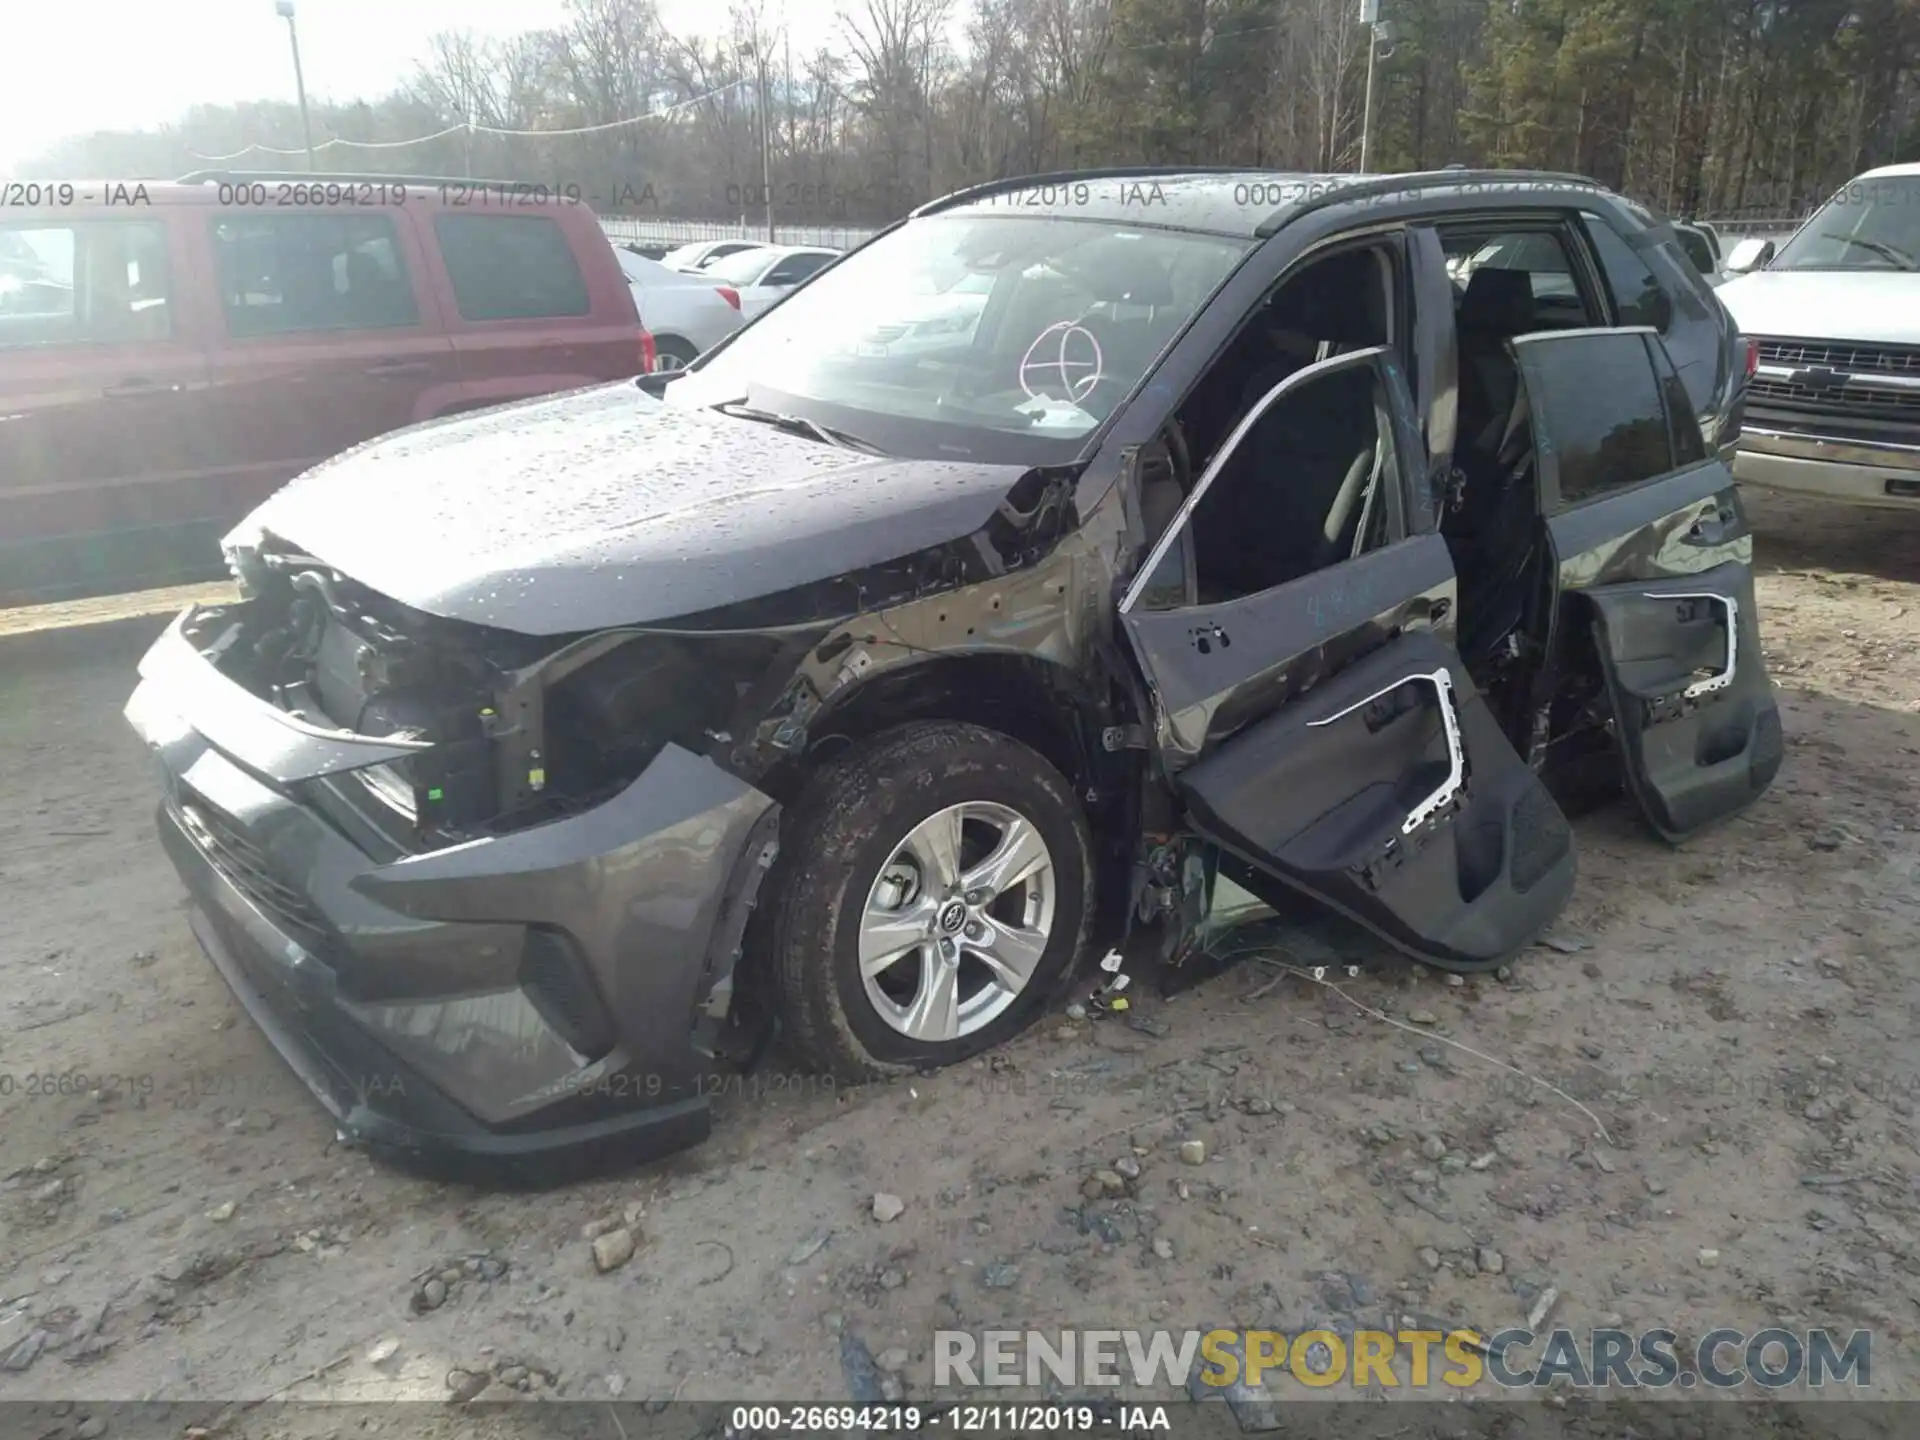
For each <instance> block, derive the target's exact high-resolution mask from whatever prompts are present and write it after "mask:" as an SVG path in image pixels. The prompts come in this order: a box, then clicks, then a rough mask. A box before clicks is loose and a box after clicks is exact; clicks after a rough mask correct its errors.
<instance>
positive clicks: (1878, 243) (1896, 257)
mask: <svg viewBox="0 0 1920 1440" xmlns="http://www.w3.org/2000/svg"><path fill="white" fill-rule="evenodd" d="M1830 238H1831V239H1834V240H1838V241H1840V242H1841V243H1842V244H1844V245H1858V246H1859V247H1860V248H1861V249H1862V250H1871V251H1872V252H1873V253H1874V254H1875V255H1878V256H1879V257H1880V258H1881V259H1882V260H1891V261H1892V262H1893V263H1894V264H1895V265H1898V266H1899V267H1900V268H1901V269H1902V270H1920V261H1915V260H1914V258H1913V257H1912V256H1911V255H1909V254H1907V252H1906V251H1904V250H1899V249H1896V248H1895V247H1893V246H1892V245H1889V244H1887V242H1886V241H1884V240H1867V239H1863V238H1862V237H1860V236H1858V235H1834V236H1831V237H1830Z"/></svg>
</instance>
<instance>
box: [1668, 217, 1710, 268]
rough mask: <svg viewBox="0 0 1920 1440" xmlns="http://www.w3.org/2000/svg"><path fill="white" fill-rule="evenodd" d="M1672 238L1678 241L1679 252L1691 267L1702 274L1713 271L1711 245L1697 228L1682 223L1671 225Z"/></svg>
mask: <svg viewBox="0 0 1920 1440" xmlns="http://www.w3.org/2000/svg"><path fill="white" fill-rule="evenodd" d="M1673 238H1674V239H1675V240H1676V241H1677V242H1678V243H1679V245H1680V250H1681V253H1682V254H1684V255H1685V256H1686V257H1687V259H1688V260H1689V261H1690V262H1691V263H1692V265H1693V268H1694V269H1696V270H1698V271H1699V272H1700V273H1701V274H1702V275H1711V274H1712V273H1713V247H1712V246H1711V245H1709V244H1708V243H1707V237H1706V236H1705V235H1703V234H1701V233H1700V232H1699V231H1698V230H1692V229H1688V228H1687V227H1686V226H1683V225H1676V226H1674V227H1673Z"/></svg>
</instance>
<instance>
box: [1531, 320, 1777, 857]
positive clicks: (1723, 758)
mask: <svg viewBox="0 0 1920 1440" xmlns="http://www.w3.org/2000/svg"><path fill="white" fill-rule="evenodd" d="M1514 353H1515V355H1516V356H1517V358H1518V360H1519V363H1520V373H1521V377H1522V382H1523V384H1524V385H1525V387H1526V393H1527V404H1528V406H1529V409H1530V411H1531V416H1532V422H1533V426H1534V441H1535V456H1536V462H1537V470H1538V479H1539V486H1540V498H1541V507H1542V512H1543V513H1544V514H1545V516H1546V517H1547V520H1546V527H1547V533H1548V536H1549V539H1550V541H1551V543H1552V547H1553V555H1554V564H1555V581H1556V585H1557V587H1558V591H1559V596H1558V603H1557V604H1556V606H1555V616H1556V619H1555V625H1556V627H1558V628H1559V630H1560V631H1561V634H1560V636H1559V637H1557V638H1558V639H1559V640H1560V641H1561V642H1562V643H1558V644H1556V645H1555V647H1554V648H1555V650H1556V652H1557V653H1559V654H1560V655H1562V656H1569V655H1572V654H1574V653H1577V650H1578V644H1579V640H1580V638H1581V637H1582V632H1584V634H1585V636H1589V637H1590V638H1591V640H1592V644H1593V651H1594V653H1595V654H1596V655H1597V658H1598V662H1599V665H1600V668H1601V671H1602V673H1603V675H1604V676H1605V681H1606V688H1607V694H1608V699H1609V700H1610V702H1611V709H1612V723H1613V728H1614V738H1615V743H1616V745H1617V747H1618V750H1619V754H1620V759H1621V763H1622V767H1623V769H1624V771H1625V775H1626V780H1627V786H1628V789H1629V790H1630V791H1631V793H1632V795H1633V797H1634V799H1635V801H1636V802H1637V803H1638V804H1639V807H1640V809H1641V810H1642V812H1644V814H1645V815H1646V818H1647V821H1648V823H1649V824H1650V825H1651V826H1652V827H1653V829H1654V830H1655V831H1656V832H1657V833H1658V834H1659V835H1660V836H1662V837H1663V838H1664V839H1666V840H1669V841H1674V842H1678V841H1680V840H1683V839H1685V838H1686V837H1687V836H1689V835H1692V834H1694V833H1695V832H1696V831H1699V830H1700V829H1702V828H1704V827H1705V826H1707V825H1710V824H1712V823H1713V822H1714V821H1716V820H1721V819H1725V818H1726V817H1728V816H1730V815H1733V814H1736V813H1737V812H1739V811H1741V810H1743V809H1745V808H1746V807H1747V806H1748V805H1750V804H1751V803H1752V802H1753V801H1754V800H1755V799H1756V798H1757V797H1758V796H1759V795H1760V794H1761V793H1762V792H1763V791H1764V790H1765V789H1766V788H1767V786H1768V785H1769V784H1771V783H1772V781H1773V777H1774V776H1775V775H1776V774H1777V773H1778V772H1779V769H1780V761H1781V757H1782V754H1783V745H1782V741H1781V734H1780V711H1779V706H1778V704H1777V702H1776V701H1775V698H1774V693H1773V682H1772V681H1771V680H1770V679H1769V678H1768V676H1767V668H1766V662H1765V660H1764V659H1763V657H1762V654H1761V646H1760V626H1759V617H1758V615H1757V613H1756V610H1755V606H1754V596H1753V534H1752V531H1751V530H1750V529H1749V527H1748V524H1747V517H1746V512H1745V511H1744V510H1743V509H1742V507H1741V504H1740V494H1739V491H1738V489H1737V488H1736V487H1735V485H1734V481H1733V476H1732V474H1731V473H1730V472H1729V470H1728V469H1727V467H1726V465H1725V464H1724V463H1723V462H1722V461H1721V460H1720V459H1719V458H1718V457H1717V456H1713V455H1710V454H1708V452H1707V446H1706V443H1705V441H1704V439H1703V437H1702V435H1701V432H1700V424H1699V420H1698V419H1697V417H1696V415H1695V407H1694V404H1693V402H1692V401H1691V400H1690V399H1689V397H1688V394H1687V390H1686V387H1685V386H1684V385H1683V384H1682V382H1681V380H1680V377H1679V376H1678V374H1677V373H1676V372H1675V369H1674V365H1673V361H1672V360H1671V358H1669V356H1668V355H1667V352H1666V347H1665V346H1664V345H1663V344H1662V343H1661V341H1660V337H1659V336H1658V335H1657V334H1656V333H1654V331H1652V330H1651V329H1620V330H1584V331H1571V332H1562V333H1558V334H1542V335H1529V336H1526V337H1523V338H1522V339H1520V340H1518V341H1516V342H1514Z"/></svg>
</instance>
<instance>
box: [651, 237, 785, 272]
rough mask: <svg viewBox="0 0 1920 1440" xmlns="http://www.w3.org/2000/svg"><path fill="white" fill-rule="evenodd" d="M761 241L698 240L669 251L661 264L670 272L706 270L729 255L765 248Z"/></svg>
mask: <svg viewBox="0 0 1920 1440" xmlns="http://www.w3.org/2000/svg"><path fill="white" fill-rule="evenodd" d="M764 244H765V242H764V241H760V240H696V241H694V242H693V244H691V245H682V246H680V247H678V248H677V249H673V250H669V251H667V253H666V254H664V255H662V256H661V257H660V263H661V264H662V265H664V266H666V267H667V268H668V269H669V270H685V271H687V272H689V273H694V272H698V271H701V270H705V269H706V268H707V267H708V266H710V265H712V264H713V263H714V261H716V260H724V259H726V257H727V256H729V255H738V254H740V253H741V252H742V251H743V250H759V249H762V248H764Z"/></svg>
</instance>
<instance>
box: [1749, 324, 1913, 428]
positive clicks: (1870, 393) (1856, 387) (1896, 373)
mask: <svg viewBox="0 0 1920 1440" xmlns="http://www.w3.org/2000/svg"><path fill="white" fill-rule="evenodd" d="M1759 347H1760V363H1761V365H1763V366H1769V367H1776V368H1780V369H1786V370H1812V369H1826V370H1831V371H1833V372H1835V374H1837V375H1842V376H1846V377H1849V378H1850V379H1851V380H1852V381H1853V382H1854V383H1851V384H1847V385H1796V384H1794V383H1792V382H1791V381H1790V380H1787V379H1784V378H1774V377H1771V376H1767V375H1756V376H1755V377H1754V378H1753V380H1752V381H1750V382H1749V383H1748V387H1747V396H1748V398H1749V399H1750V400H1753V401H1755V402H1757V403H1759V404H1762V405H1777V406H1781V407H1783V408H1786V409H1789V410H1801V411H1809V412H1817V413H1819V414H1824V415H1857V416H1862V417H1875V418H1885V419H1894V420H1904V419H1907V418H1909V417H1912V418H1920V345H1864V344H1857V343H1855V342H1853V341H1848V340H1784V339H1761V340H1760V341H1759ZM1876 380H1878V381H1887V382H1892V383H1889V384H1885V385H1876V384H1875V383H1874V382H1875V381H1876ZM1900 382H1906V383H1905V384H1902V383H1900Z"/></svg>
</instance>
